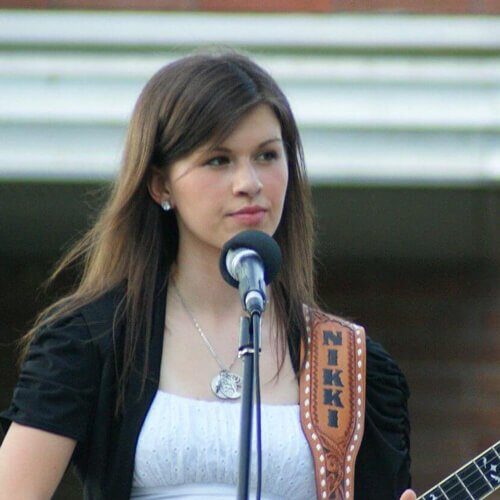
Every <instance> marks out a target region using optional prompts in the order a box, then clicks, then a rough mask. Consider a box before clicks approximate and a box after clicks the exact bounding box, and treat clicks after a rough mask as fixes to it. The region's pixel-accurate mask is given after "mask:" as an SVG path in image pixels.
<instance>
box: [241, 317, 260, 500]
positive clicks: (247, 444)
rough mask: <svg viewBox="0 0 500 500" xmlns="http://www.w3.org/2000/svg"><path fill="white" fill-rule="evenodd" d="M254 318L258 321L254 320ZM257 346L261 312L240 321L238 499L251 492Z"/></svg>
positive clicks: (244, 498)
mask: <svg viewBox="0 0 500 500" xmlns="http://www.w3.org/2000/svg"><path fill="white" fill-rule="evenodd" d="M255 316H257V318H255ZM254 318H255V319H257V321H252V320H253V319H254ZM255 327H256V328H255ZM255 346H260V314H259V313H254V314H252V318H249V317H248V316H242V317H241V321H240V348H239V354H238V357H240V358H243V388H242V396H241V421H240V463H239V473H238V497H237V498H238V500H248V496H249V492H250V465H251V452H252V406H253V382H254V354H255V352H256V355H258V354H259V351H260V348H257V350H256V348H255Z"/></svg>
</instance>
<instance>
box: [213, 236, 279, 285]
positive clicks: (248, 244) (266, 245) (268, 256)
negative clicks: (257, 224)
mask: <svg viewBox="0 0 500 500" xmlns="http://www.w3.org/2000/svg"><path fill="white" fill-rule="evenodd" d="M238 248H248V249H250V250H254V251H255V252H257V254H259V256H260V258H261V259H262V261H263V262H264V280H265V282H266V285H268V284H269V283H271V281H272V280H273V279H274V278H275V276H276V275H277V274H278V271H279V269H280V266H281V251H280V247H279V246H278V244H277V243H276V241H275V240H274V239H273V238H272V237H271V236H269V235H268V234H266V233H264V232H262V231H256V230H248V231H242V232H241V233H238V234H237V235H236V236H234V237H233V238H231V239H230V240H229V241H227V242H226V244H225V245H224V246H223V247H222V251H221V256H220V260H219V268H220V272H221V274H222V277H223V278H224V280H225V281H226V282H227V283H229V284H230V285H231V286H234V287H235V288H237V287H238V282H237V281H236V280H235V279H234V278H233V277H232V276H231V275H230V274H229V271H228V269H227V266H226V257H227V254H228V252H229V251H230V250H236V249H238Z"/></svg>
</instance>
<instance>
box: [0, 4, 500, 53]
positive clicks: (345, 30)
mask: <svg viewBox="0 0 500 500" xmlns="http://www.w3.org/2000/svg"><path fill="white" fill-rule="evenodd" d="M0 44H17V45H30V44H31V45H34V44H48V45H52V44H60V45H66V46H68V45H69V46H71V45H79V46H85V47H87V48H89V47H92V46H98V45H106V46H121V45H125V46H134V47H151V46H158V47H162V46H173V47H177V48H181V47H192V46H206V45H230V46H245V47H255V48H259V47H275V48H279V47H300V48H307V47H322V48H328V49H331V48H364V49H370V50H374V49H375V50H385V49H391V50H394V49H405V50H407V49H413V50H422V49H432V50H434V49H444V50H449V49H462V50H492V49H497V48H498V47H499V44H500V19H499V18H498V17H494V16H489V17H482V16H468V17H460V16H429V17H425V16H414V15H401V14H394V15H359V14H331V15H329V14H323V15H320V16H319V15H306V14H288V15H286V14H285V15H283V14H265V15H260V14H228V13H224V14H217V13H206V12H196V13H180V12H163V13H162V12H155V13H147V12H82V11H73V12H68V11H50V12H45V11H27V10H26V11H10V10H8V11H0Z"/></svg>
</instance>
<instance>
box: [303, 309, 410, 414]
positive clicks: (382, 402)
mask: <svg viewBox="0 0 500 500" xmlns="http://www.w3.org/2000/svg"><path fill="white" fill-rule="evenodd" d="M307 312H308V313H309V314H310V315H311V316H313V318H312V319H313V320H314V319H316V320H318V319H319V320H327V321H331V322H333V323H337V324H338V325H339V326H341V327H343V328H344V329H345V330H347V331H351V332H352V333H355V332H357V331H359V330H363V332H364V331H365V328H364V327H363V326H361V325H359V324H357V323H355V322H354V321H352V320H351V319H346V318H343V317H341V316H338V315H335V314H331V313H329V312H326V311H324V310H321V309H318V308H311V307H308V308H307ZM365 338H366V386H367V398H368V400H369V401H370V402H371V403H372V404H374V405H375V406H377V407H379V409H380V410H381V411H382V412H383V413H390V412H391V411H392V410H391V408H395V407H399V409H400V410H401V409H402V408H406V402H407V400H408V397H409V395H410V391H409V389H408V384H407V382H406V378H405V376H404V374H403V372H402V371H401V369H400V367H399V366H398V364H397V362H396V361H395V360H394V358H393V357H392V356H391V355H390V354H389V353H388V352H387V350H386V349H385V348H384V347H383V346H382V344H381V343H380V342H377V341H375V340H373V339H372V338H371V337H370V336H369V335H365Z"/></svg>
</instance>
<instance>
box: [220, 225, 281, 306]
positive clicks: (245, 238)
mask: <svg viewBox="0 0 500 500" xmlns="http://www.w3.org/2000/svg"><path fill="white" fill-rule="evenodd" d="M280 265H281V251H280V247H279V246H278V244H277V243H276V241H275V240H274V239H273V238H271V236H269V235H267V234H266V233H263V232H262V231H255V230H248V231H243V232H241V233H238V234H237V235H236V236H234V237H233V238H231V239H230V240H229V241H227V242H226V244H225V245H224V246H223V248H222V252H221V256H220V260H219V268H220V272H221V274H222V277H223V278H224V280H225V281H226V282H227V283H229V284H230V285H231V286H234V287H235V288H238V289H239V291H240V297H241V303H242V305H243V309H245V311H247V312H248V313H249V314H250V315H252V314H253V313H258V314H262V312H263V311H264V309H265V304H266V285H268V284H269V283H271V281H272V280H273V279H274V277H275V276H276V275H277V274H278V271H279V269H280Z"/></svg>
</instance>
